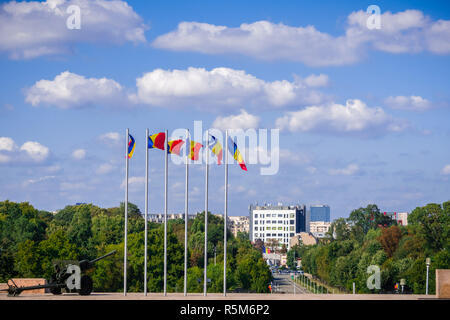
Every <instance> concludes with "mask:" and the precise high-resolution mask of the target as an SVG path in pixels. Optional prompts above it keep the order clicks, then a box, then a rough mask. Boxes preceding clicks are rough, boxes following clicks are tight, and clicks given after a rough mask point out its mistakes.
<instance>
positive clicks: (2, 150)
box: [0, 137, 50, 163]
mask: <svg viewBox="0 0 450 320" xmlns="http://www.w3.org/2000/svg"><path fill="white" fill-rule="evenodd" d="M49 156H50V149H49V148H48V147H46V146H44V145H42V144H40V143H39V142H35V141H27V142H25V143H24V144H23V145H22V146H20V147H18V146H17V145H16V143H15V142H14V140H13V139H12V138H10V137H0V163H23V162H34V163H41V162H44V161H45V160H47V159H48V157H49Z"/></svg>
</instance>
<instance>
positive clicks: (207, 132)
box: [203, 130, 209, 296]
mask: <svg viewBox="0 0 450 320" xmlns="http://www.w3.org/2000/svg"><path fill="white" fill-rule="evenodd" d="M208 140H209V130H206V144H205V152H206V155H205V156H206V160H205V163H206V166H205V168H206V169H205V261H204V267H205V269H204V271H203V272H204V280H203V295H204V296H206V292H207V285H208V276H207V269H208V158H209V150H208Z"/></svg>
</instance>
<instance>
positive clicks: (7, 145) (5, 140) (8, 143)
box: [0, 137, 16, 151]
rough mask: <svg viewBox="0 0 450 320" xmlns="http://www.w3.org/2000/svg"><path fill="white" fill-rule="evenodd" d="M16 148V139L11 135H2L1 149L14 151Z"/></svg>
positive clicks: (0, 139)
mask: <svg viewBox="0 0 450 320" xmlns="http://www.w3.org/2000/svg"><path fill="white" fill-rule="evenodd" d="M15 148H16V144H15V143H14V140H13V139H11V138H9V137H0V151H2V150H4V151H13V150H14V149H15Z"/></svg>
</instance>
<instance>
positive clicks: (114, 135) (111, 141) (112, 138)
mask: <svg viewBox="0 0 450 320" xmlns="http://www.w3.org/2000/svg"><path fill="white" fill-rule="evenodd" d="M99 139H100V141H102V142H103V143H105V144H108V145H117V144H119V142H120V139H121V135H120V134H119V133H118V132H107V133H104V134H102V135H100V137H99Z"/></svg>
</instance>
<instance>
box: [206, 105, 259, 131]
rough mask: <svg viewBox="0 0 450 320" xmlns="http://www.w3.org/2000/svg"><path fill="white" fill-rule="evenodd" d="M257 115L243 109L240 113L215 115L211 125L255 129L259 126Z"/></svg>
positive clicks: (223, 127) (224, 128)
mask: <svg viewBox="0 0 450 320" xmlns="http://www.w3.org/2000/svg"><path fill="white" fill-rule="evenodd" d="M259 120H260V119H259V117H258V116H254V115H252V114H250V113H248V112H247V111H245V110H244V109H242V110H241V113H240V114H237V115H231V116H228V117H217V118H216V120H214V122H213V124H212V127H213V128H217V129H221V130H226V129H242V130H246V129H257V128H258V126H259Z"/></svg>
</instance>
